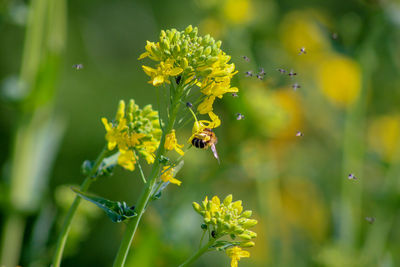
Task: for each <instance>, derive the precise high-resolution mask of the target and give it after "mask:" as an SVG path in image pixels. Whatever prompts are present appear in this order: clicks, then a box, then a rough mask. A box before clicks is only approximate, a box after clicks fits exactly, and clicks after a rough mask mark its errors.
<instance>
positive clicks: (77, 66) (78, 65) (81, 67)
mask: <svg viewBox="0 0 400 267" xmlns="http://www.w3.org/2000/svg"><path fill="white" fill-rule="evenodd" d="M72 67H73V68H74V69H77V70H80V69H83V64H75V65H72Z"/></svg>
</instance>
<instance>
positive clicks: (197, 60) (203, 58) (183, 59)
mask: <svg viewBox="0 0 400 267" xmlns="http://www.w3.org/2000/svg"><path fill="white" fill-rule="evenodd" d="M221 44H222V42H221V41H216V40H214V38H212V37H211V36H210V35H209V34H207V35H205V36H199V35H198V29H197V27H194V28H193V27H192V26H191V25H190V26H188V27H187V28H186V29H185V30H184V31H177V30H176V29H171V30H166V31H164V30H162V31H161V33H160V37H159V42H157V43H154V42H150V41H147V44H146V47H145V49H146V52H144V53H143V54H142V55H140V57H139V59H143V58H146V57H149V58H150V59H152V60H154V61H157V62H158V64H156V66H155V68H152V67H149V66H143V70H144V71H145V73H146V74H147V75H148V76H150V77H151V80H150V82H149V83H151V84H153V85H154V86H158V85H162V84H164V83H171V81H170V77H175V81H176V83H177V84H184V85H185V86H187V87H191V86H194V85H197V86H198V87H200V91H201V93H203V94H204V95H205V96H206V97H205V98H204V100H203V102H202V103H201V104H200V105H199V106H198V107H197V110H198V111H199V113H200V114H207V113H208V114H210V113H211V112H212V111H213V103H214V101H215V99H216V98H222V96H223V95H224V94H225V93H228V92H230V93H233V92H237V91H238V88H236V87H231V84H230V81H231V78H232V77H233V75H235V74H236V73H237V71H235V65H234V64H233V63H231V64H229V61H230V59H231V57H230V56H229V55H227V54H225V52H223V51H222V50H221Z"/></svg>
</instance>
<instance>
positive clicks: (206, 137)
mask: <svg viewBox="0 0 400 267" xmlns="http://www.w3.org/2000/svg"><path fill="white" fill-rule="evenodd" d="M217 142H218V139H217V137H216V136H215V133H214V132H213V131H212V130H211V129H210V128H205V129H204V130H203V131H202V132H201V133H197V134H195V135H194V137H193V139H192V141H191V143H192V145H193V146H194V147H197V148H200V149H207V148H209V147H211V150H212V152H213V154H214V157H215V158H216V159H217V160H218V163H219V157H218V153H217V149H216V148H215V145H216V144H217Z"/></svg>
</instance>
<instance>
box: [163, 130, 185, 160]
mask: <svg viewBox="0 0 400 267" xmlns="http://www.w3.org/2000/svg"><path fill="white" fill-rule="evenodd" d="M164 147H165V149H167V150H173V149H175V151H176V152H177V153H178V154H179V155H181V156H183V155H184V154H185V153H184V152H183V151H182V149H181V148H182V147H183V145H179V144H178V140H176V136H175V130H172V131H171V132H170V133H169V134H167V135H166V136H165V144H164Z"/></svg>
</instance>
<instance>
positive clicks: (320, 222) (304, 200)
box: [280, 179, 328, 241]
mask: <svg viewBox="0 0 400 267" xmlns="http://www.w3.org/2000/svg"><path fill="white" fill-rule="evenodd" d="M280 201H281V203H282V210H281V211H280V212H281V215H280V216H281V220H282V222H283V223H284V224H285V225H286V227H287V226H289V227H290V228H292V229H294V230H296V228H299V229H301V231H302V232H304V233H306V234H307V235H308V236H309V237H310V238H311V239H312V240H314V241H321V240H322V239H323V238H324V237H325V235H326V232H327V227H328V214H327V212H326V210H327V209H326V207H325V206H324V201H323V199H322V197H321V194H319V193H318V191H317V188H316V187H315V186H314V185H313V184H312V183H311V182H310V181H308V180H306V179H286V182H285V183H284V184H283V188H282V191H281V199H280Z"/></svg>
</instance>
